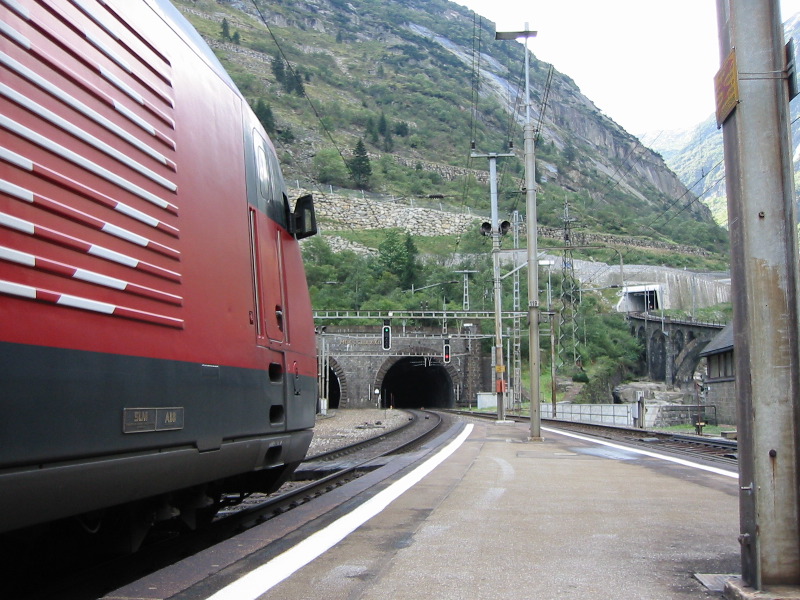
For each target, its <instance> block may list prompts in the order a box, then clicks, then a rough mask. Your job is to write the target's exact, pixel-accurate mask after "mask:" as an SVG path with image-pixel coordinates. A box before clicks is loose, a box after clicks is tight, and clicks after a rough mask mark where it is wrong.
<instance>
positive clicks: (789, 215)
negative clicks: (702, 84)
mask: <svg viewBox="0 0 800 600" xmlns="http://www.w3.org/2000/svg"><path fill="white" fill-rule="evenodd" d="M717 15H718V22H719V37H720V57H721V62H722V64H723V68H722V69H721V70H720V74H722V73H724V72H727V73H730V74H731V75H730V76H729V77H728V78H727V79H726V80H723V78H721V77H720V78H718V80H717V82H716V88H717V105H718V121H720V120H721V121H724V126H723V137H724V145H725V172H726V188H727V195H728V223H729V224H730V234H731V278H732V285H733V294H732V296H733V315H734V348H735V360H736V397H737V406H738V413H737V419H738V438H739V484H740V493H739V507H740V527H741V535H740V537H739V540H740V542H741V552H742V578H743V579H744V581H745V583H747V585H749V586H750V587H753V588H756V589H758V590H761V589H764V588H765V587H769V586H772V585H777V584H790V585H792V584H793V585H798V584H800V532H799V531H798V477H797V469H798V448H797V438H796V432H797V431H798V412H799V411H798V410H797V403H798V401H800V398H798V395H799V394H800V385H799V382H800V365H799V363H800V359H799V358H798V349H799V348H798V307H797V280H798V273H797V240H796V231H795V227H796V223H797V221H796V220H795V215H794V181H793V172H792V162H791V156H792V149H791V140H790V138H789V121H788V91H787V89H788V88H787V84H786V68H785V57H784V56H785V55H784V42H783V26H782V24H781V20H780V5H779V2H778V0H717ZM734 48H735V54H734V52H733V49H734ZM734 61H735V62H734ZM735 83H738V97H734V98H731V96H735V94H736V92H735V85H734V84H735ZM724 84H730V85H729V86H727V85H724ZM726 99H727V100H729V102H728V103H727V108H731V107H732V112H730V113H729V115H726V114H725V113H726V112H727V111H726V110H725V109H726V102H725V100H726ZM726 117H727V118H726Z"/></svg>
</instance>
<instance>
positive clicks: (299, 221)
mask: <svg viewBox="0 0 800 600" xmlns="http://www.w3.org/2000/svg"><path fill="white" fill-rule="evenodd" d="M289 222H290V223H291V225H292V232H291V233H292V234H293V235H294V237H295V238H297V239H298V240H302V239H303V238H307V237H310V236H312V235H314V234H316V233H317V215H316V213H315V212H314V199H313V198H312V197H311V194H306V195H305V196H301V197H300V198H298V199H297V202H295V205H294V212H293V213H292V215H291V218H290V219H289Z"/></svg>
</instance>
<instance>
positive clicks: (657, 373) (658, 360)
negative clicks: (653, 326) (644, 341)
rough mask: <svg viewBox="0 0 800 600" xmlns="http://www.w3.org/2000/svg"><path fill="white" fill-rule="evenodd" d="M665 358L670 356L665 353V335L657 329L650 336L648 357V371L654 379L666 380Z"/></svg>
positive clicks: (667, 358)
mask: <svg viewBox="0 0 800 600" xmlns="http://www.w3.org/2000/svg"><path fill="white" fill-rule="evenodd" d="M667 360H671V357H669V356H668V355H667V336H666V335H664V332H663V331H661V330H660V329H657V330H655V331H654V332H653V334H652V335H651V336H650V358H649V363H650V364H649V365H648V368H647V370H648V372H649V373H650V378H651V379H653V380H654V381H666V380H667Z"/></svg>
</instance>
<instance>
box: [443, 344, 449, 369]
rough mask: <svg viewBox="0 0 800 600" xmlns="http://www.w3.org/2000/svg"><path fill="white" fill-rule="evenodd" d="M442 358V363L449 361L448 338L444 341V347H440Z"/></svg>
mask: <svg viewBox="0 0 800 600" xmlns="http://www.w3.org/2000/svg"><path fill="white" fill-rule="evenodd" d="M442 360H443V361H444V364H449V363H450V340H445V341H444V348H442Z"/></svg>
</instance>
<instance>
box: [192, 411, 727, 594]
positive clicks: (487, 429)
mask: <svg viewBox="0 0 800 600" xmlns="http://www.w3.org/2000/svg"><path fill="white" fill-rule="evenodd" d="M458 427H460V428H462V429H461V430H460V437H458V438H455V441H450V440H443V441H440V442H439V444H440V446H439V447H437V448H434V447H431V448H429V449H428V452H429V454H430V457H431V458H430V459H429V462H433V463H436V464H433V465H432V466H431V465H429V466H428V467H427V468H426V469H423V471H424V472H420V469H422V467H418V466H416V465H412V464H411V463H409V465H408V466H407V467H402V466H400V465H398V464H397V463H396V462H395V463H394V466H392V463H390V464H389V465H387V466H386V467H383V468H382V469H378V470H377V471H375V472H373V473H371V474H370V475H367V476H365V477H362V478H361V479H358V480H356V481H355V482H352V483H353V484H357V483H358V482H361V483H360V485H362V486H365V487H364V489H365V491H364V494H366V495H369V496H370V497H369V498H363V497H359V495H356V496H354V497H353V498H352V499H351V500H349V501H347V502H344V503H343V504H342V506H341V510H340V514H339V516H330V517H327V518H329V519H330V521H331V522H330V524H329V525H328V526H327V527H325V528H324V529H323V530H322V531H319V532H317V533H314V534H313V535H308V534H304V533H303V532H302V531H298V532H295V533H293V534H291V535H287V536H286V538H284V539H283V540H281V544H279V547H278V548H274V549H273V550H271V551H268V552H267V551H264V552H256V553H253V554H251V555H250V556H249V557H248V558H247V560H243V561H240V562H239V563H237V565H235V566H234V567H231V568H229V569H227V570H226V571H225V572H223V573H220V574H219V576H217V577H214V578H212V581H209V580H206V581H205V582H204V585H202V586H200V587H199V588H195V589H194V591H189V590H187V591H185V592H184V593H183V594H180V595H179V596H180V597H181V598H200V597H203V598H210V599H213V600H227V599H229V598H230V599H234V598H235V599H236V600H245V599H246V598H254V599H255V598H262V599H267V598H269V599H278V598H280V599H285V598H292V599H293V600H301V599H309V600H311V599H317V598H320V597H323V596H324V597H325V598H326V599H328V600H339V599H342V600H344V599H351V600H352V599H360V600H385V599H386V598H392V599H393V600H406V599H408V600H410V599H415V600H418V599H421V598H436V599H438V600H447V599H459V600H460V599H470V600H471V599H491V598H530V599H536V600H555V599H564V598H576V599H577V598H609V599H625V600H634V599H642V600H673V599H688V598H692V599H697V598H720V597H722V594H721V590H722V585H723V584H724V581H725V580H726V578H727V577H729V576H730V575H728V574H735V573H737V571H738V570H739V564H740V554H739V546H738V542H737V536H738V495H737V489H738V488H737V485H738V478H737V476H736V474H735V473H733V472H730V471H729V470H726V469H724V468H719V467H713V466H708V465H706V466H704V465H702V464H696V463H692V462H689V461H686V460H680V459H677V462H674V460H675V459H673V460H672V461H670V460H665V459H662V458H659V457H658V453H657V451H650V452H648V451H641V450H635V449H626V448H624V447H622V446H619V445H617V444H610V443H608V442H602V441H600V442H596V441H591V438H586V437H584V436H576V435H575V434H570V433H558V432H556V431H554V430H550V429H547V428H545V429H544V431H543V435H544V440H543V441H541V442H538V441H537V442H530V441H528V434H529V428H528V426H527V425H524V424H520V423H511V422H504V423H493V422H487V423H484V422H477V423H469V424H465V423H460V424H459V425H458ZM434 445H435V444H434ZM642 452H644V453H642ZM425 464H427V463H425ZM389 468H391V469H394V474H392V475H391V476H385V477H386V478H385V482H384V484H383V487H384V489H383V490H382V491H380V492H377V491H375V488H374V487H366V486H367V483H368V482H367V481H362V480H365V479H367V478H370V477H380V473H381V471H383V470H384V469H389ZM403 481H405V483H402V482H403ZM348 485H351V484H348ZM398 485H400V486H401V489H399V490H398V491H397V492H396V493H393V494H391V495H390V496H386V494H388V493H389V491H390V490H391V489H393V488H394V487H396V486H398ZM344 487H347V486H344ZM364 494H362V495H364ZM394 496H396V499H392V498H394ZM364 507H368V508H367V509H366V510H367V514H366V515H361V516H360V517H356V516H355V515H356V514H357V513H358V512H359V510H364ZM287 515H288V514H287ZM362 522H363V524H361V523H362ZM350 531H351V532H350ZM325 532H328V533H327V534H325ZM326 535H327V536H328V537H326ZM331 536H332V537H331ZM293 553H294V554H295V555H297V554H299V555H305V558H298V556H295V555H293V557H290V556H289V555H292V554H293ZM306 563H307V564H306ZM701 581H704V582H705V583H706V584H707V585H704V584H703V583H701ZM707 586H708V587H707Z"/></svg>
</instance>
